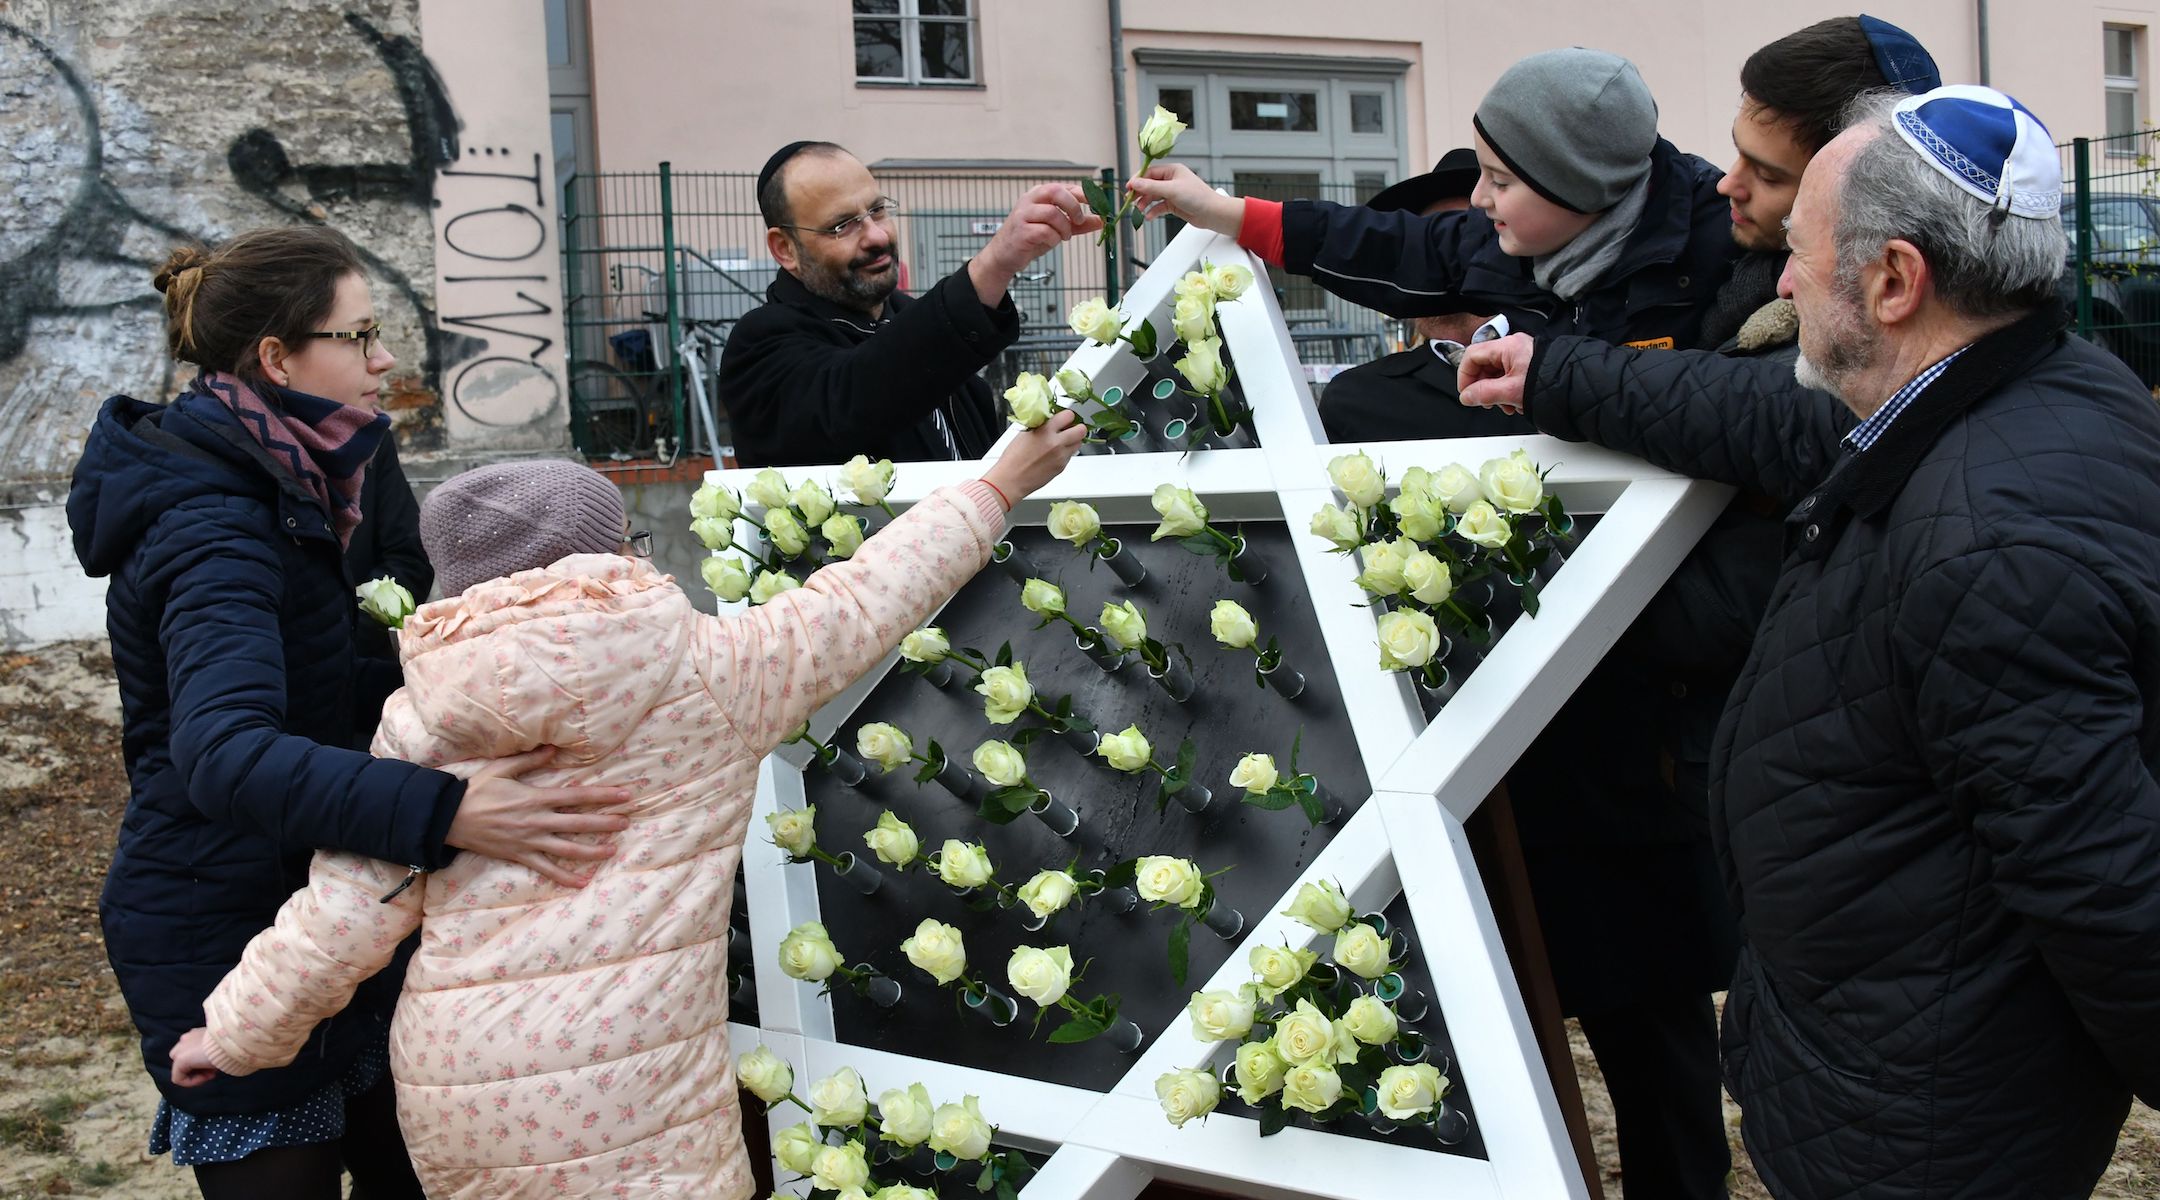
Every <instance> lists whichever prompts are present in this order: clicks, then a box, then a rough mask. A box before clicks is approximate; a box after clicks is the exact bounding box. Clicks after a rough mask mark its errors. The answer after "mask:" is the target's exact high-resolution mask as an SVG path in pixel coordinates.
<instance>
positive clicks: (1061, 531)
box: [1048, 500, 1102, 546]
mask: <svg viewBox="0 0 2160 1200" xmlns="http://www.w3.org/2000/svg"><path fill="white" fill-rule="evenodd" d="M1048 525H1049V529H1050V536H1051V537H1054V538H1058V539H1059V540H1061V541H1067V542H1071V543H1072V544H1073V545H1075V546H1078V545H1081V544H1082V543H1084V542H1086V541H1087V540H1088V539H1089V538H1092V537H1094V536H1095V535H1096V534H1098V533H1101V532H1102V517H1101V515H1100V514H1098V513H1097V512H1096V511H1095V506H1094V505H1092V504H1089V503H1088V502H1086V501H1084V500H1060V501H1058V502H1057V503H1055V504H1052V505H1051V506H1050V520H1049V522H1048Z"/></svg>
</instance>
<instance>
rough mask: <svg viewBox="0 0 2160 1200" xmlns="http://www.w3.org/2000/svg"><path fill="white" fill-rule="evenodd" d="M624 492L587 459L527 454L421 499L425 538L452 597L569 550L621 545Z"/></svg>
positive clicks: (454, 480) (601, 550)
mask: <svg viewBox="0 0 2160 1200" xmlns="http://www.w3.org/2000/svg"><path fill="white" fill-rule="evenodd" d="M622 542H623V501H622V493H621V492H619V491H617V490H616V488H615V485H614V484H612V483H609V482H608V479H607V476H605V475H602V474H601V473H600V472H598V471H595V470H593V469H592V468H591V467H588V466H584V465H582V464H580V463H574V462H564V461H562V460H560V459H553V458H539V459H523V460H520V461H517V462H503V463H495V464H493V465H491V466H485V467H477V468H475V469H473V470H470V471H467V472H465V473H464V474H462V475H456V476H452V477H451V478H450V479H448V480H446V481H444V482H443V484H442V485H441V486H439V487H437V488H436V489H435V490H434V491H432V492H429V493H428V494H427V499H426V500H423V501H421V503H420V544H421V545H422V546H424V547H425V548H426V549H427V556H428V561H429V562H431V563H433V564H434V565H435V579H436V582H437V583H439V584H441V585H442V594H443V595H444V596H445V597H449V596H457V595H462V594H463V593H464V591H465V589H466V588H469V587H471V586H472V585H474V584H476V583H485V582H486V581H488V580H490V579H499V578H501V577H503V576H505V575H510V574H514V573H515V572H518V571H529V570H532V569H534V568H536V567H544V566H547V565H548V564H550V563H553V562H554V561H555V560H557V559H559V558H562V557H564V556H565V555H570V554H613V553H616V552H617V551H619V550H621V549H622Z"/></svg>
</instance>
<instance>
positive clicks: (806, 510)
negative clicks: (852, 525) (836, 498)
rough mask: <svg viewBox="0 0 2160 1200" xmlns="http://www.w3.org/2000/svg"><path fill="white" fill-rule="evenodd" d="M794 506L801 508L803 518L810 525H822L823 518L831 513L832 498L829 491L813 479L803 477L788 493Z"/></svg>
mask: <svg viewBox="0 0 2160 1200" xmlns="http://www.w3.org/2000/svg"><path fill="white" fill-rule="evenodd" d="M788 499H789V500H790V501H792V502H793V503H794V505H795V507H796V508H798V509H801V510H802V515H803V520H804V521H805V522H807V523H809V524H812V525H822V524H824V523H825V518H827V517H829V516H831V515H833V498H832V494H831V493H830V492H827V491H826V490H825V488H824V487H823V486H822V485H821V484H819V483H818V481H817V480H815V479H805V480H803V481H802V482H801V483H798V484H796V485H795V490H794V491H793V492H791V493H789V494H788Z"/></svg>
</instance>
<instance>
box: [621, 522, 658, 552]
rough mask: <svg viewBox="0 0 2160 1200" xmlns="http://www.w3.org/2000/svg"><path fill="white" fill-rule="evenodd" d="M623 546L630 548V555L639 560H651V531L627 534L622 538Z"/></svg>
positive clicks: (644, 530)
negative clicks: (635, 556)
mask: <svg viewBox="0 0 2160 1200" xmlns="http://www.w3.org/2000/svg"><path fill="white" fill-rule="evenodd" d="M623 545H625V546H628V547H630V553H632V554H635V555H637V556H638V557H639V558H651V557H652V531H651V530H648V529H640V530H638V531H637V532H636V533H633V534H629V535H627V536H625V537H624V538H623Z"/></svg>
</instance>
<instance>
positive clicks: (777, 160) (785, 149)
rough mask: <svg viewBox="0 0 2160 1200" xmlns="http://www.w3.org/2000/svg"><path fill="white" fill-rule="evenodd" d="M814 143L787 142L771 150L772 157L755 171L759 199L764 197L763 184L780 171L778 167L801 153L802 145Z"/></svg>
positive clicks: (769, 181) (812, 144) (812, 143)
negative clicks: (761, 168)
mask: <svg viewBox="0 0 2160 1200" xmlns="http://www.w3.org/2000/svg"><path fill="white" fill-rule="evenodd" d="M816 144H817V143H816V142H789V143H788V144H787V145H785V146H782V147H780V148H779V149H778V150H775V151H773V155H772V157H771V158H768V159H766V160H765V166H764V169H763V170H760V171H759V172H758V173H757V196H758V199H759V200H761V201H762V200H763V199H764V197H765V185H766V184H768V183H771V182H772V177H773V176H775V175H778V174H779V173H780V168H782V167H784V166H786V165H787V164H788V160H789V159H791V158H793V157H795V156H796V155H798V154H800V153H802V151H803V147H805V146H814V145H816Z"/></svg>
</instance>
